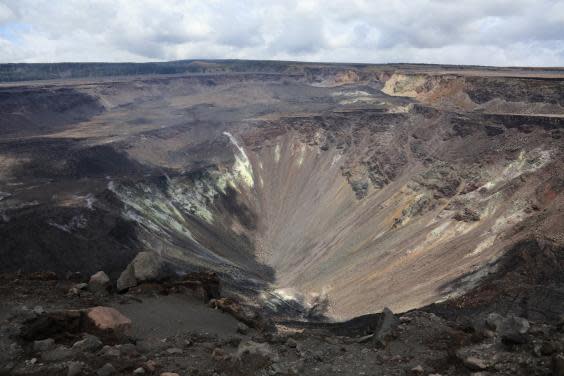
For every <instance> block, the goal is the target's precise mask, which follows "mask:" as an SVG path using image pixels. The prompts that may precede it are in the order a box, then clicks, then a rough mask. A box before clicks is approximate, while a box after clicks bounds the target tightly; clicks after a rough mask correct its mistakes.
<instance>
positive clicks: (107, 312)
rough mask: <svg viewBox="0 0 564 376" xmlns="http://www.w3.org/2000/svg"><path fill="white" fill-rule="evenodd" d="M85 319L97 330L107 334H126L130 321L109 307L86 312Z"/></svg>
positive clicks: (129, 327)
mask: <svg viewBox="0 0 564 376" xmlns="http://www.w3.org/2000/svg"><path fill="white" fill-rule="evenodd" d="M86 317H87V319H88V320H89V322H90V324H91V325H92V326H94V327H95V328H96V329H97V330H99V331H102V332H105V333H108V334H117V335H121V334H127V333H128V332H129V330H130V329H131V320H130V319H129V318H127V317H126V316H124V315H123V314H121V313H120V312H119V311H118V310H117V309H115V308H111V307H101V306H98V307H94V308H91V309H89V310H88V311H87V313H86Z"/></svg>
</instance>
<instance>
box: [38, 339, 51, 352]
mask: <svg viewBox="0 0 564 376" xmlns="http://www.w3.org/2000/svg"><path fill="white" fill-rule="evenodd" d="M54 347H55V340H54V339H53V338H47V339H44V340H41V341H34V342H33V351H36V352H40V351H48V350H51V349H53V348H54Z"/></svg>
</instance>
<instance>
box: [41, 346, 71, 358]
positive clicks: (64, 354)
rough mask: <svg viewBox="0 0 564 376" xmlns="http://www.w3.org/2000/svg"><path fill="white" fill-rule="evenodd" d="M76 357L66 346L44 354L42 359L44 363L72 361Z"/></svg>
mask: <svg viewBox="0 0 564 376" xmlns="http://www.w3.org/2000/svg"><path fill="white" fill-rule="evenodd" d="M75 355H76V353H75V352H74V351H73V350H72V349H69V348H68V347H66V346H59V347H57V348H56V349H53V350H49V351H46V352H44V353H43V354H42V355H41V359H42V360H43V361H44V362H60V361H62V360H67V359H71V358H73V357H74V356H75Z"/></svg>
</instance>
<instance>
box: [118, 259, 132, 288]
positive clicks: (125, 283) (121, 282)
mask: <svg viewBox="0 0 564 376" xmlns="http://www.w3.org/2000/svg"><path fill="white" fill-rule="evenodd" d="M135 286H137V279H136V278H135V271H134V269H133V264H129V265H128V266H127V268H125V270H124V271H123V272H122V273H121V275H120V276H119V278H118V280H117V289H118V291H119V292H122V291H127V290H129V289H130V288H132V287H135Z"/></svg>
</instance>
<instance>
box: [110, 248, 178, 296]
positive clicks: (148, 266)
mask: <svg viewBox="0 0 564 376" xmlns="http://www.w3.org/2000/svg"><path fill="white" fill-rule="evenodd" d="M169 275H170V274H169V272H168V270H167V267H166V264H165V263H164V261H163V260H162V258H161V257H160V256H159V255H158V254H156V253H155V252H150V251H144V252H139V253H138V254H137V256H135V258H134V259H133V261H131V263H130V264H129V265H128V266H127V268H126V269H125V270H124V271H123V272H122V273H121V275H120V277H119V279H118V281H117V288H118V290H119V291H125V290H127V289H129V288H131V287H134V286H137V284H139V283H140V282H149V281H160V280H163V279H165V278H168V277H169Z"/></svg>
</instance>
